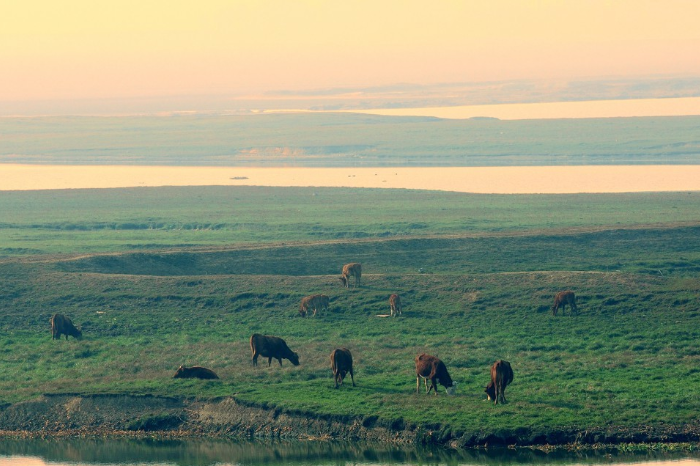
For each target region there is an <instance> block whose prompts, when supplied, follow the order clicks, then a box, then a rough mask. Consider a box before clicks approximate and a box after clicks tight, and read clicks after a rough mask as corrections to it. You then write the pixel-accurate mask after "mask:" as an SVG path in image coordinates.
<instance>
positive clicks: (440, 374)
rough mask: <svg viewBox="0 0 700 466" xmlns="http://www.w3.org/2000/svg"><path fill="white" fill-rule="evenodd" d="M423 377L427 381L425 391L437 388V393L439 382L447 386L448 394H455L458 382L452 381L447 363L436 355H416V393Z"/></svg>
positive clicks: (428, 391)
mask: <svg viewBox="0 0 700 466" xmlns="http://www.w3.org/2000/svg"><path fill="white" fill-rule="evenodd" d="M421 377H423V382H424V383H425V393H430V390H435V394H436V395H437V384H438V383H439V384H440V385H442V386H443V387H445V391H446V392H447V394H448V395H454V393H455V390H456V389H457V382H453V381H452V377H450V374H449V373H448V372H447V367H445V364H444V363H443V362H442V361H440V360H439V359H438V358H436V357H435V356H431V355H429V354H425V353H423V354H419V355H418V356H416V393H418V392H419V390H420V379H421ZM428 379H430V388H428Z"/></svg>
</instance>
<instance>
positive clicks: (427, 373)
mask: <svg viewBox="0 0 700 466" xmlns="http://www.w3.org/2000/svg"><path fill="white" fill-rule="evenodd" d="M440 363H442V361H440V360H439V359H438V358H436V357H435V356H431V355H429V354H425V353H423V354H419V355H418V356H416V375H420V376H421V377H425V378H428V379H431V378H433V377H435V375H436V373H437V371H438V367H439V365H440Z"/></svg>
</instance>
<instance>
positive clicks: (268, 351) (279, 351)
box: [250, 333, 299, 367]
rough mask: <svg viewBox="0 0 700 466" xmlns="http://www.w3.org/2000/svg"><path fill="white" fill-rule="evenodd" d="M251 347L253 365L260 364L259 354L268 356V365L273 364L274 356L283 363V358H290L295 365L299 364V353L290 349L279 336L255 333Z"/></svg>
mask: <svg viewBox="0 0 700 466" xmlns="http://www.w3.org/2000/svg"><path fill="white" fill-rule="evenodd" d="M250 349H251V350H252V351H253V365H254V366H257V365H258V356H262V357H265V358H267V367H270V365H272V358H275V359H277V361H278V362H279V363H280V366H281V365H282V359H289V361H290V362H291V363H292V364H294V365H295V366H298V365H299V355H298V354H297V353H295V352H294V351H292V350H290V349H289V346H287V343H286V342H285V341H284V340H283V339H281V338H278V337H273V336H269V335H260V334H258V333H254V334H253V335H252V336H251V337H250Z"/></svg>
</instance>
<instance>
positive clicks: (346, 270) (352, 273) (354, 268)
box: [340, 262, 362, 288]
mask: <svg viewBox="0 0 700 466" xmlns="http://www.w3.org/2000/svg"><path fill="white" fill-rule="evenodd" d="M350 277H355V286H354V287H359V286H360V279H361V278H362V264H358V263H357V262H352V263H350V264H345V265H344V266H343V273H342V275H341V277H340V281H341V282H342V283H343V286H344V287H345V288H350Z"/></svg>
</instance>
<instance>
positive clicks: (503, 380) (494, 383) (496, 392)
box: [484, 359, 513, 404]
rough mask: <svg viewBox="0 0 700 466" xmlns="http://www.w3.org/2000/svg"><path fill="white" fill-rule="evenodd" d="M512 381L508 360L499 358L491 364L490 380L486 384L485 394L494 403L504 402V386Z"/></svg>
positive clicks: (511, 370) (511, 371)
mask: <svg viewBox="0 0 700 466" xmlns="http://www.w3.org/2000/svg"><path fill="white" fill-rule="evenodd" d="M512 381H513V369H511V367H510V363H509V362H508V361H504V360H502V359H499V360H498V361H496V362H494V363H493V365H492V366H491V382H489V384H488V385H487V386H486V390H484V391H485V392H486V396H487V397H488V399H489V401H491V400H493V402H494V404H498V402H499V401H500V402H501V403H506V387H507V386H508V385H509V384H510V383H511V382H512Z"/></svg>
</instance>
